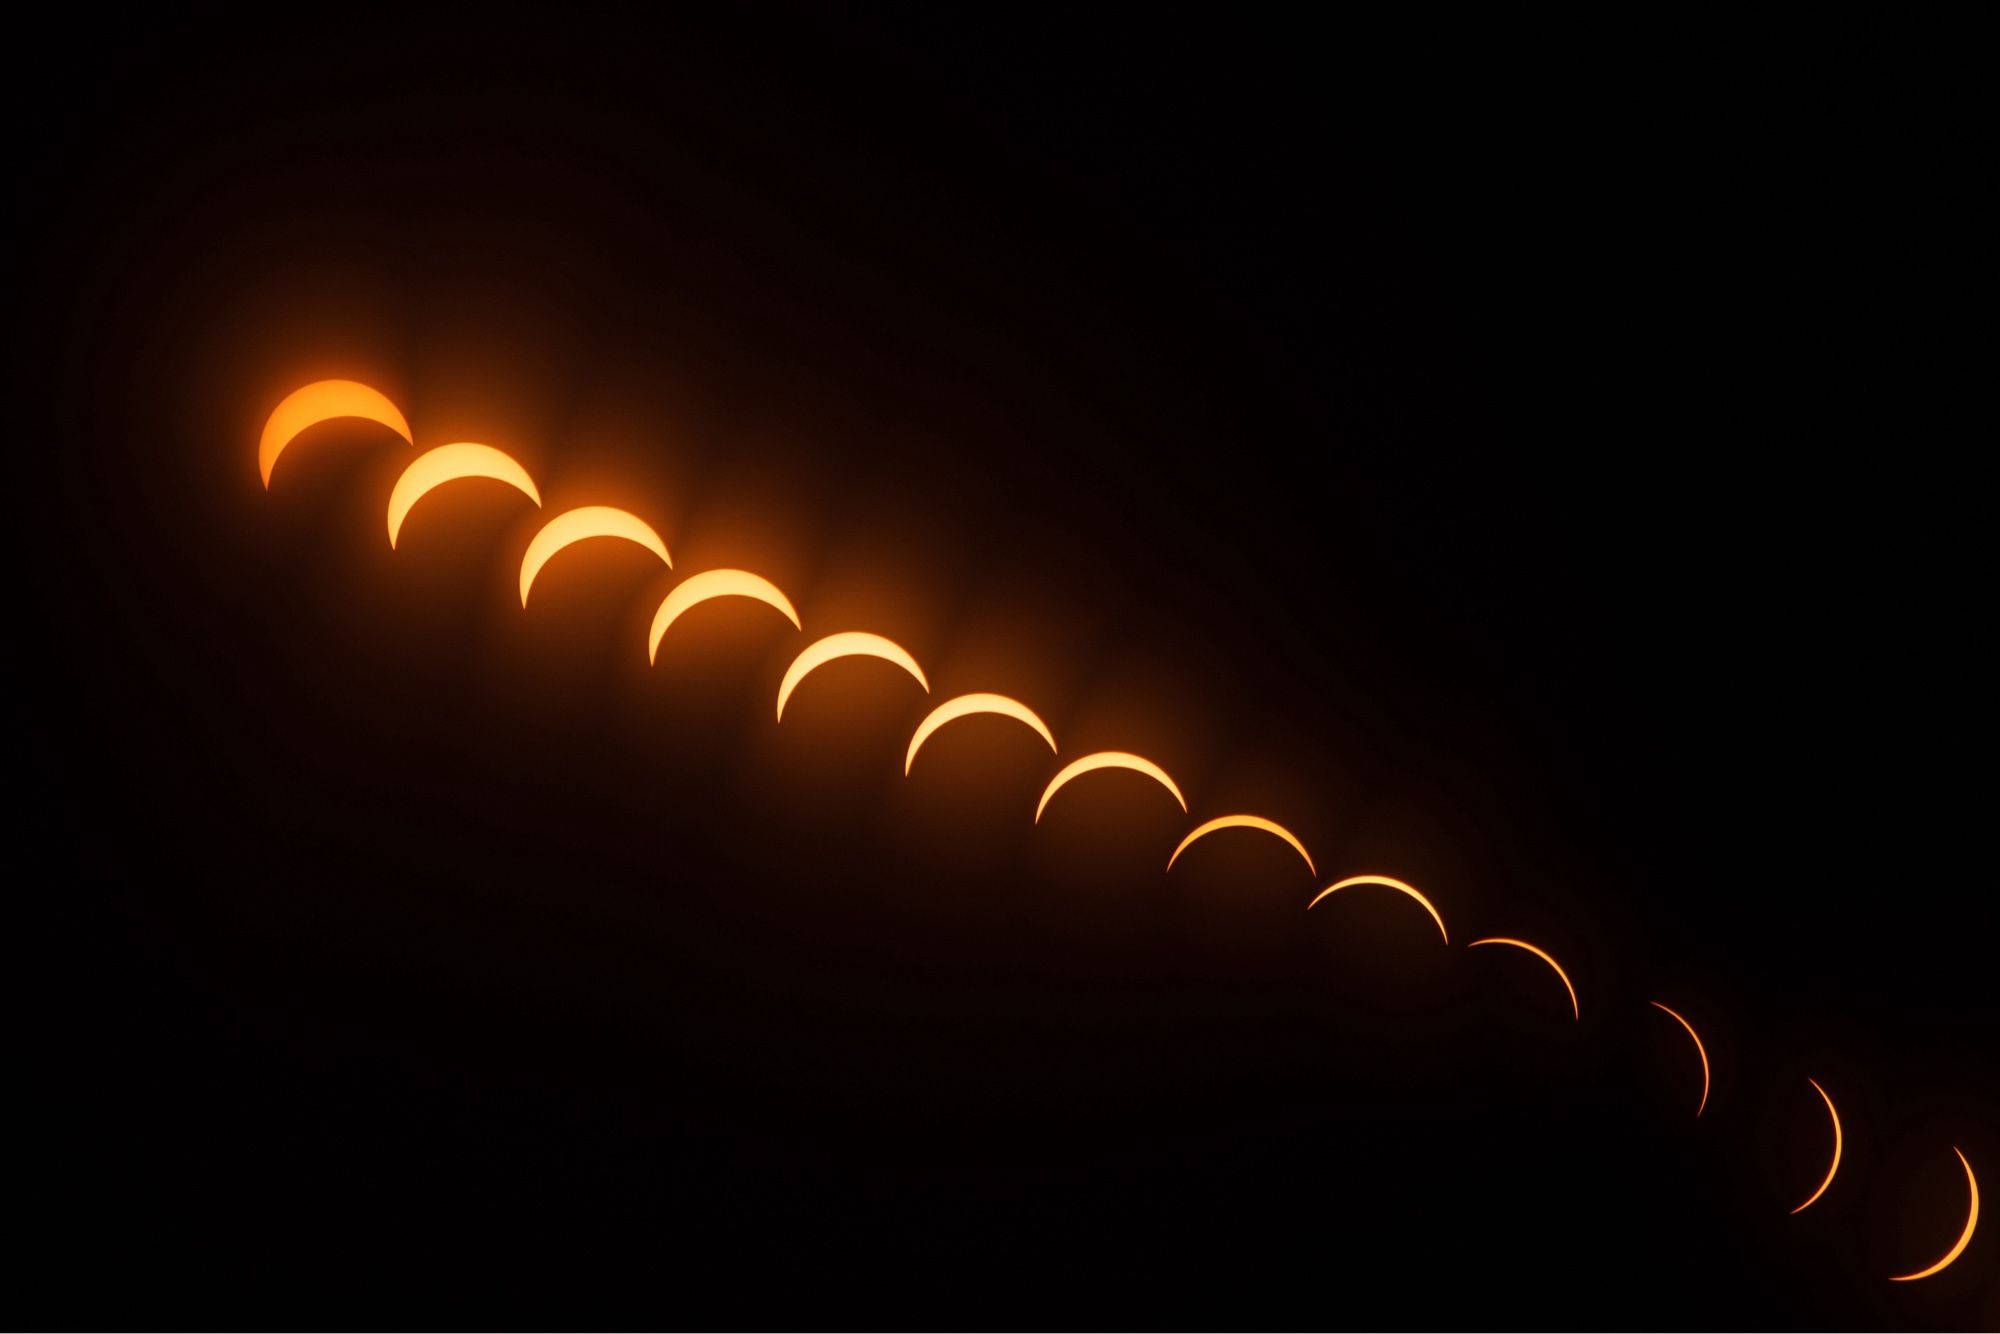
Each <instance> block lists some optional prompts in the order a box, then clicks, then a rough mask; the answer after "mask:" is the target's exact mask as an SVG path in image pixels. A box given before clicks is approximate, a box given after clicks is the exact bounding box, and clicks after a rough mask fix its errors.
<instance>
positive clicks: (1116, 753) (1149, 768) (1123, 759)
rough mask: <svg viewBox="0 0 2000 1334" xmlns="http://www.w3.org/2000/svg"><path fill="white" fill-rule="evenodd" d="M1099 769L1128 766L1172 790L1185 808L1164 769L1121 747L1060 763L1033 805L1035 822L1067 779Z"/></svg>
mask: <svg viewBox="0 0 2000 1334" xmlns="http://www.w3.org/2000/svg"><path fill="white" fill-rule="evenodd" d="M1099 769H1130V770H1131V771H1132V772H1133V773H1137V774H1144V775H1146V777H1148V778H1150V779H1152V780H1153V781H1154V782H1156V783H1158V784H1159V785H1160V786H1161V787H1163V788H1165V789H1166V790H1167V791H1169V792H1171V793H1173V796H1174V800H1175V801H1178V802H1179V803H1180V804H1181V809H1182V810H1183V811H1185V810H1186V809H1187V798H1186V797H1183V796H1182V795H1181V790H1180V788H1178V787H1176V786H1175V785H1174V780H1173V779H1171V778H1169V777H1167V771H1166V770H1165V769H1162V768H1161V767H1160V766H1159V765H1157V764H1155V763H1153V762H1152V761H1151V760H1149V759H1147V758H1146V757H1144V756H1143V755H1134V754H1131V753H1130V752H1128V751H1123V750H1100V751H1097V752H1096V753H1094V754H1091V755H1086V756H1084V757H1083V758H1082V759H1080V760H1072V761H1070V762H1069V763H1068V764H1066V765H1064V766H1063V769H1062V772H1061V773H1059V774H1057V775H1056V776H1055V777H1054V778H1051V779H1050V780H1049V785H1048V787H1047V788H1046V789H1044V790H1043V792H1042V800H1041V802H1040V804H1038V805H1037V806H1036V807H1035V823H1036V824H1040V823H1041V822H1042V812H1043V811H1045V810H1047V809H1048V808H1049V798H1050V797H1053V796H1054V795H1055V794H1056V793H1058V792H1060V791H1062V789H1063V788H1064V787H1066V786H1068V785H1069V781H1070V780H1071V779H1073V778H1080V777H1082V776H1083V775H1084V774H1087V773H1093V772H1095V771H1097V770H1099Z"/></svg>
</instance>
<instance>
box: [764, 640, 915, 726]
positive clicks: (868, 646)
mask: <svg viewBox="0 0 2000 1334" xmlns="http://www.w3.org/2000/svg"><path fill="white" fill-rule="evenodd" d="M853 657H864V658H880V659H882V660H883V661H884V662H893V663H895V664H896V665H897V666H898V667H901V668H902V669H903V670H904V671H906V672H908V673H909V674H910V675H911V676H913V677H915V678H916V681H917V684H918V685H920V686H922V687H923V688H924V693H925V694H929V693H930V689H931V683H930V682H929V681H926V680H925V679H924V669H923V668H921V667H919V666H917V660H916V659H915V658H913V657H911V656H910V654H909V651H908V650H907V649H905V648H904V647H903V646H902V645H901V644H898V643H896V642H895V641H894V640H890V639H884V638H883V637H882V636H880V635H871V634H869V633H868V632H867V631H865V630H843V631H841V632H840V633H839V634H837V635H828V636H827V637H826V638H825V639H821V640H817V641H815V642H814V643H811V644H808V645H807V646H806V650H805V652H803V653H801V654H799V656H798V657H796V658H794V659H792V665H791V666H790V667H787V668H786V669H785V679H784V680H783V681H780V682H779V683H778V721H779V722H783V721H785V701H786V700H788V699H790V698H791V697H792V692H793V691H794V690H797V689H798V688H799V682H801V681H803V680H805V679H806V677H807V675H808V674H810V673H811V672H813V671H815V670H816V669H818V668H820V667H824V666H825V665H826V664H827V663H829V662H832V661H833V660H834V659H836V658H853Z"/></svg>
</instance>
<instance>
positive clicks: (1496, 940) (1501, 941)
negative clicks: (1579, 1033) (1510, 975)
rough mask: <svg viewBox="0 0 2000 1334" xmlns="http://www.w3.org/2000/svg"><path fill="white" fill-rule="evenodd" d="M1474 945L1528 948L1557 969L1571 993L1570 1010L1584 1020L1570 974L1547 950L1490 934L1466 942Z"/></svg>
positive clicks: (1558, 975)
mask: <svg viewBox="0 0 2000 1334" xmlns="http://www.w3.org/2000/svg"><path fill="white" fill-rule="evenodd" d="M1474 945H1512V946H1513V947H1514V948H1515V949H1517V950H1526V951H1527V952H1528V953H1530V954H1532V955H1534V956H1535V957H1536V958H1537V959H1540V960H1541V961H1542V962H1543V963H1545V964H1547V965H1548V966H1549V967H1551V968H1553V969H1555V970H1556V976H1557V977H1559V978H1561V979H1562V984H1563V990H1564V991H1567V992H1568V993H1569V1008H1570V1011H1571V1012H1572V1013H1573V1014H1575V1015H1576V1017H1577V1019H1578V1020H1579V1021H1581V1020H1582V1018H1583V1010H1582V1008H1581V1007H1579V1006H1578V1005H1577V1003H1576V988H1575V987H1573V986H1571V985H1570V984H1569V974H1568V973H1565V972H1564V971H1563V966H1562V965H1561V964H1559V963H1557V962H1556V961H1555V960H1554V959H1552V958H1550V957H1549V954H1548V952H1547V951H1546V950H1543V949H1540V948H1538V947H1536V946H1534V945H1530V944H1529V943H1528V942H1527V941H1525V940H1515V939H1513V938H1512V937H1510V936H1488V937H1486V939H1484V940H1474V941H1468V942H1467V943H1466V948H1467V949H1470V948H1471V947H1472V946H1474Z"/></svg>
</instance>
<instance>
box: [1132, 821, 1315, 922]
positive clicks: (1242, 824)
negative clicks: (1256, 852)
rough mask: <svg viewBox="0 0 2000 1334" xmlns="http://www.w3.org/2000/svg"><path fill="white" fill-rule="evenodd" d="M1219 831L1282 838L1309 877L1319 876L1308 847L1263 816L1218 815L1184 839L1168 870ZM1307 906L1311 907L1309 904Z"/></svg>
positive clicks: (1279, 825)
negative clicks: (1194, 845) (1257, 831)
mask: <svg viewBox="0 0 2000 1334" xmlns="http://www.w3.org/2000/svg"><path fill="white" fill-rule="evenodd" d="M1218 829H1261V830H1263V831H1264V832H1265V833H1267V834H1271V835H1273V836H1275V837H1277V838H1281V839H1283V840H1284V841H1285V842H1286V843H1287V844H1289V845H1290V846H1291V849H1292V851H1293V852H1296V853H1298V854H1299V856H1300V858H1302V859H1303V860H1304V861H1305V864H1306V873H1307V874H1308V875H1318V874H1319V872H1318V871H1316V870H1314V868H1313V859H1312V854H1311V853H1309V852H1307V851H1306V845H1305V844H1303V843H1301V842H1299V840H1298V839H1297V838H1296V837H1295V836H1294V835H1293V834H1292V831H1291V830H1289V829H1287V828H1285V827H1284V826H1283V825H1281V824H1278V823H1277V822H1276V821H1273V820H1266V819H1265V818H1264V817H1263V816H1261V815H1218V816H1217V817H1216V818H1215V819H1213V820H1210V821H1208V822H1207V823H1206V824H1202V825H1198V826H1196V828H1195V831H1194V832H1193V833H1191V834H1189V835H1188V836H1187V837H1186V838H1184V839H1182V840H1181V844H1180V846H1179V847H1177V848H1175V849H1174V851H1173V855H1172V856H1170V857H1168V858H1167V869H1168V870H1169V871H1171V870H1173V869H1174V863H1175V862H1177V861H1179V860H1180V856H1181V854H1182V853H1183V852H1186V851H1187V850H1188V846H1189V845H1190V844H1191V843H1193V842H1194V841H1195V840H1196V839H1198V838H1206V837H1207V836H1208V835H1210V834H1213V833H1214V832H1215V831H1216V830H1218ZM1307 906H1308V907H1310V906H1311V905H1310V904H1308V905H1307Z"/></svg>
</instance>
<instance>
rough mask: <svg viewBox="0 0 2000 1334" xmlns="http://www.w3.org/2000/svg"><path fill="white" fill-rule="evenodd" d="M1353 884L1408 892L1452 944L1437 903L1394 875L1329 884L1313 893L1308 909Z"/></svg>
mask: <svg viewBox="0 0 2000 1334" xmlns="http://www.w3.org/2000/svg"><path fill="white" fill-rule="evenodd" d="M1352 885H1381V886H1384V887H1385V888H1388V889H1395V890H1401V891H1402V892H1403V893H1405V894H1408V895H1409V896H1410V897H1411V898H1413V899H1415V900H1416V901H1417V902H1418V903H1420V904H1422V905H1423V908H1424V911H1425V912H1427V913H1429V914H1430V915H1431V920H1432V921H1433V922H1436V923H1437V924H1438V934H1439V935H1440V936H1443V937H1444V943H1445V944H1447V945H1449V944H1451V936H1450V934H1449V933H1447V932H1446V931H1445V929H1444V918H1443V917H1441V916H1439V915H1438V910H1437V905H1436V904H1434V903H1432V902H1431V901H1430V900H1429V899H1427V898H1425V897H1424V894H1423V891H1422V890H1420V889H1418V888H1417V887H1416V886H1415V885H1412V884H1410V883H1409V882H1407V881H1404V880H1398V879H1396V877H1394V876H1392V875H1351V876H1349V877H1347V879H1345V880H1341V881H1337V882H1335V883H1334V884H1331V885H1328V886H1327V887H1326V888H1325V889H1322V890H1321V891H1320V892H1319V893H1317V894H1315V895H1313V899H1312V902H1311V903H1308V904H1307V905H1306V911H1308V912H1310V911H1312V909H1313V907H1314V906H1315V905H1316V904H1318V902H1319V901H1320V900H1321V899H1323V898H1325V897H1326V896H1327V895H1329V894H1331V893H1333V892H1334V891H1336V890H1341V889H1346V888H1348V887H1350V886H1352Z"/></svg>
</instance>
